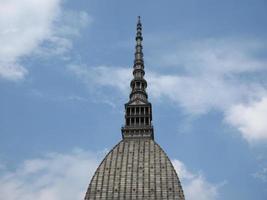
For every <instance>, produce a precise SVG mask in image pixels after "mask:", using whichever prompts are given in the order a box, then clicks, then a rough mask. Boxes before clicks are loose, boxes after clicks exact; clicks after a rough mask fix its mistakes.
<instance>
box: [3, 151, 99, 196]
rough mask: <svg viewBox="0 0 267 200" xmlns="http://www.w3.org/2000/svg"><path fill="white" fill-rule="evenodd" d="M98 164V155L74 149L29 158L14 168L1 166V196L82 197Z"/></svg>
mask: <svg viewBox="0 0 267 200" xmlns="http://www.w3.org/2000/svg"><path fill="white" fill-rule="evenodd" d="M98 163H99V159H98V155H97V154H95V153H92V152H88V151H83V150H74V151H73V152H72V153H69V154H59V153H51V154H48V155H46V156H44V157H42V158H39V159H32V160H26V161H24V162H23V164H22V165H20V166H19V167H17V168H16V169H15V171H6V170H4V168H3V170H2V169H0V170H1V172H2V173H0V174H1V175H0V194H1V199H5V200H16V199H21V200H36V199H38V200H48V199H49V200H61V199H64V200H78V199H79V200H80V199H83V198H84V195H85V191H86V189H87V188H86V187H88V184H89V180H90V178H91V176H92V175H93V173H94V171H95V169H96V167H97V165H98Z"/></svg>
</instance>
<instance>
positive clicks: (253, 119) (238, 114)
mask: <svg viewBox="0 0 267 200" xmlns="http://www.w3.org/2000/svg"><path fill="white" fill-rule="evenodd" d="M266 119H267V97H263V98H262V99H260V100H259V101H254V102H252V103H250V104H238V105H234V106H233V107H231V108H230V109H229V111H228V112H227V113H226V121H227V122H228V123H229V124H231V125H232V126H234V127H236V128H237V129H238V130H239V131H240V133H241V134H242V136H243V137H244V138H245V139H246V140H248V141H250V142H255V141H261V140H266V139H267V123H266Z"/></svg>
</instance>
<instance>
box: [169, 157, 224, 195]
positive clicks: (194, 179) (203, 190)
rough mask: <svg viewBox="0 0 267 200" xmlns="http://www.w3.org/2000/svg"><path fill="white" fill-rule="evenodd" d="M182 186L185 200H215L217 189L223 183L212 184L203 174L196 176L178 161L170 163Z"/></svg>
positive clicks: (217, 193)
mask: <svg viewBox="0 0 267 200" xmlns="http://www.w3.org/2000/svg"><path fill="white" fill-rule="evenodd" d="M172 163H173V165H174V167H175V170H176V171H177V173H178V174H179V177H180V179H181V181H182V184H183V189H184V192H185V198H186V199H187V200H197V199H198V200H215V199H218V197H219V189H220V187H221V186H222V185H223V184H224V183H220V184H213V183H210V182H208V181H207V180H206V178H205V176H204V175H203V174H200V173H198V174H196V173H193V172H191V171H189V170H188V169H187V167H186V166H185V164H184V163H183V162H181V161H180V160H173V161H172Z"/></svg>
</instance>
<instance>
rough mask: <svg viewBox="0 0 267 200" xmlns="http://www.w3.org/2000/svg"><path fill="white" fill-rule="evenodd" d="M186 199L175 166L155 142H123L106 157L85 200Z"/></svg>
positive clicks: (141, 140)
mask: <svg viewBox="0 0 267 200" xmlns="http://www.w3.org/2000/svg"><path fill="white" fill-rule="evenodd" d="M100 199H101V200H111V199H113V200H119V199H121V200H125V199H127V200H128V199H140V200H141V199H142V200H145V199H151V200H152V199H153V200H156V199H158V200H174V199H175V200H184V195H183V190H182V187H181V184H180V181H179V178H178V176H177V174H176V172H175V170H174V167H173V165H172V163H171V161H170V159H169V158H168V157H167V155H166V153H165V152H164V151H163V149H162V148H161V147H160V146H159V145H158V144H157V143H156V142H155V141H154V140H153V139H149V138H147V139H144V138H141V139H138V138H132V139H123V140H122V141H121V142H119V143H118V144H117V145H116V146H115V147H114V148H113V149H112V150H111V151H110V152H109V153H108V154H107V156H106V157H105V158H104V160H103V161H102V162H101V164H100V165H99V167H98V169H97V170H96V172H95V174H94V176H93V178H92V180H91V183H90V185H89V187H88V190H87V192H86V196H85V200H100Z"/></svg>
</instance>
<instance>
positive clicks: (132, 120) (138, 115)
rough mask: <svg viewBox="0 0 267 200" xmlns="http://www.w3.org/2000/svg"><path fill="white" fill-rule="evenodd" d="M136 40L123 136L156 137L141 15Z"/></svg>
mask: <svg viewBox="0 0 267 200" xmlns="http://www.w3.org/2000/svg"><path fill="white" fill-rule="evenodd" d="M135 40H136V46H135V54H134V55H135V57H134V65H133V79H132V81H131V83H130V86H131V93H130V99H129V102H128V103H126V104H125V126H124V127H122V137H123V138H140V137H141V138H151V139H154V133H153V126H152V106H151V103H150V102H149V101H148V99H147V98H148V96H147V93H146V88H147V82H146V80H145V79H144V75H145V71H144V59H143V46H142V41H143V36H142V23H141V18H140V16H139V17H138V21H137V27H136V37H135Z"/></svg>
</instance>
